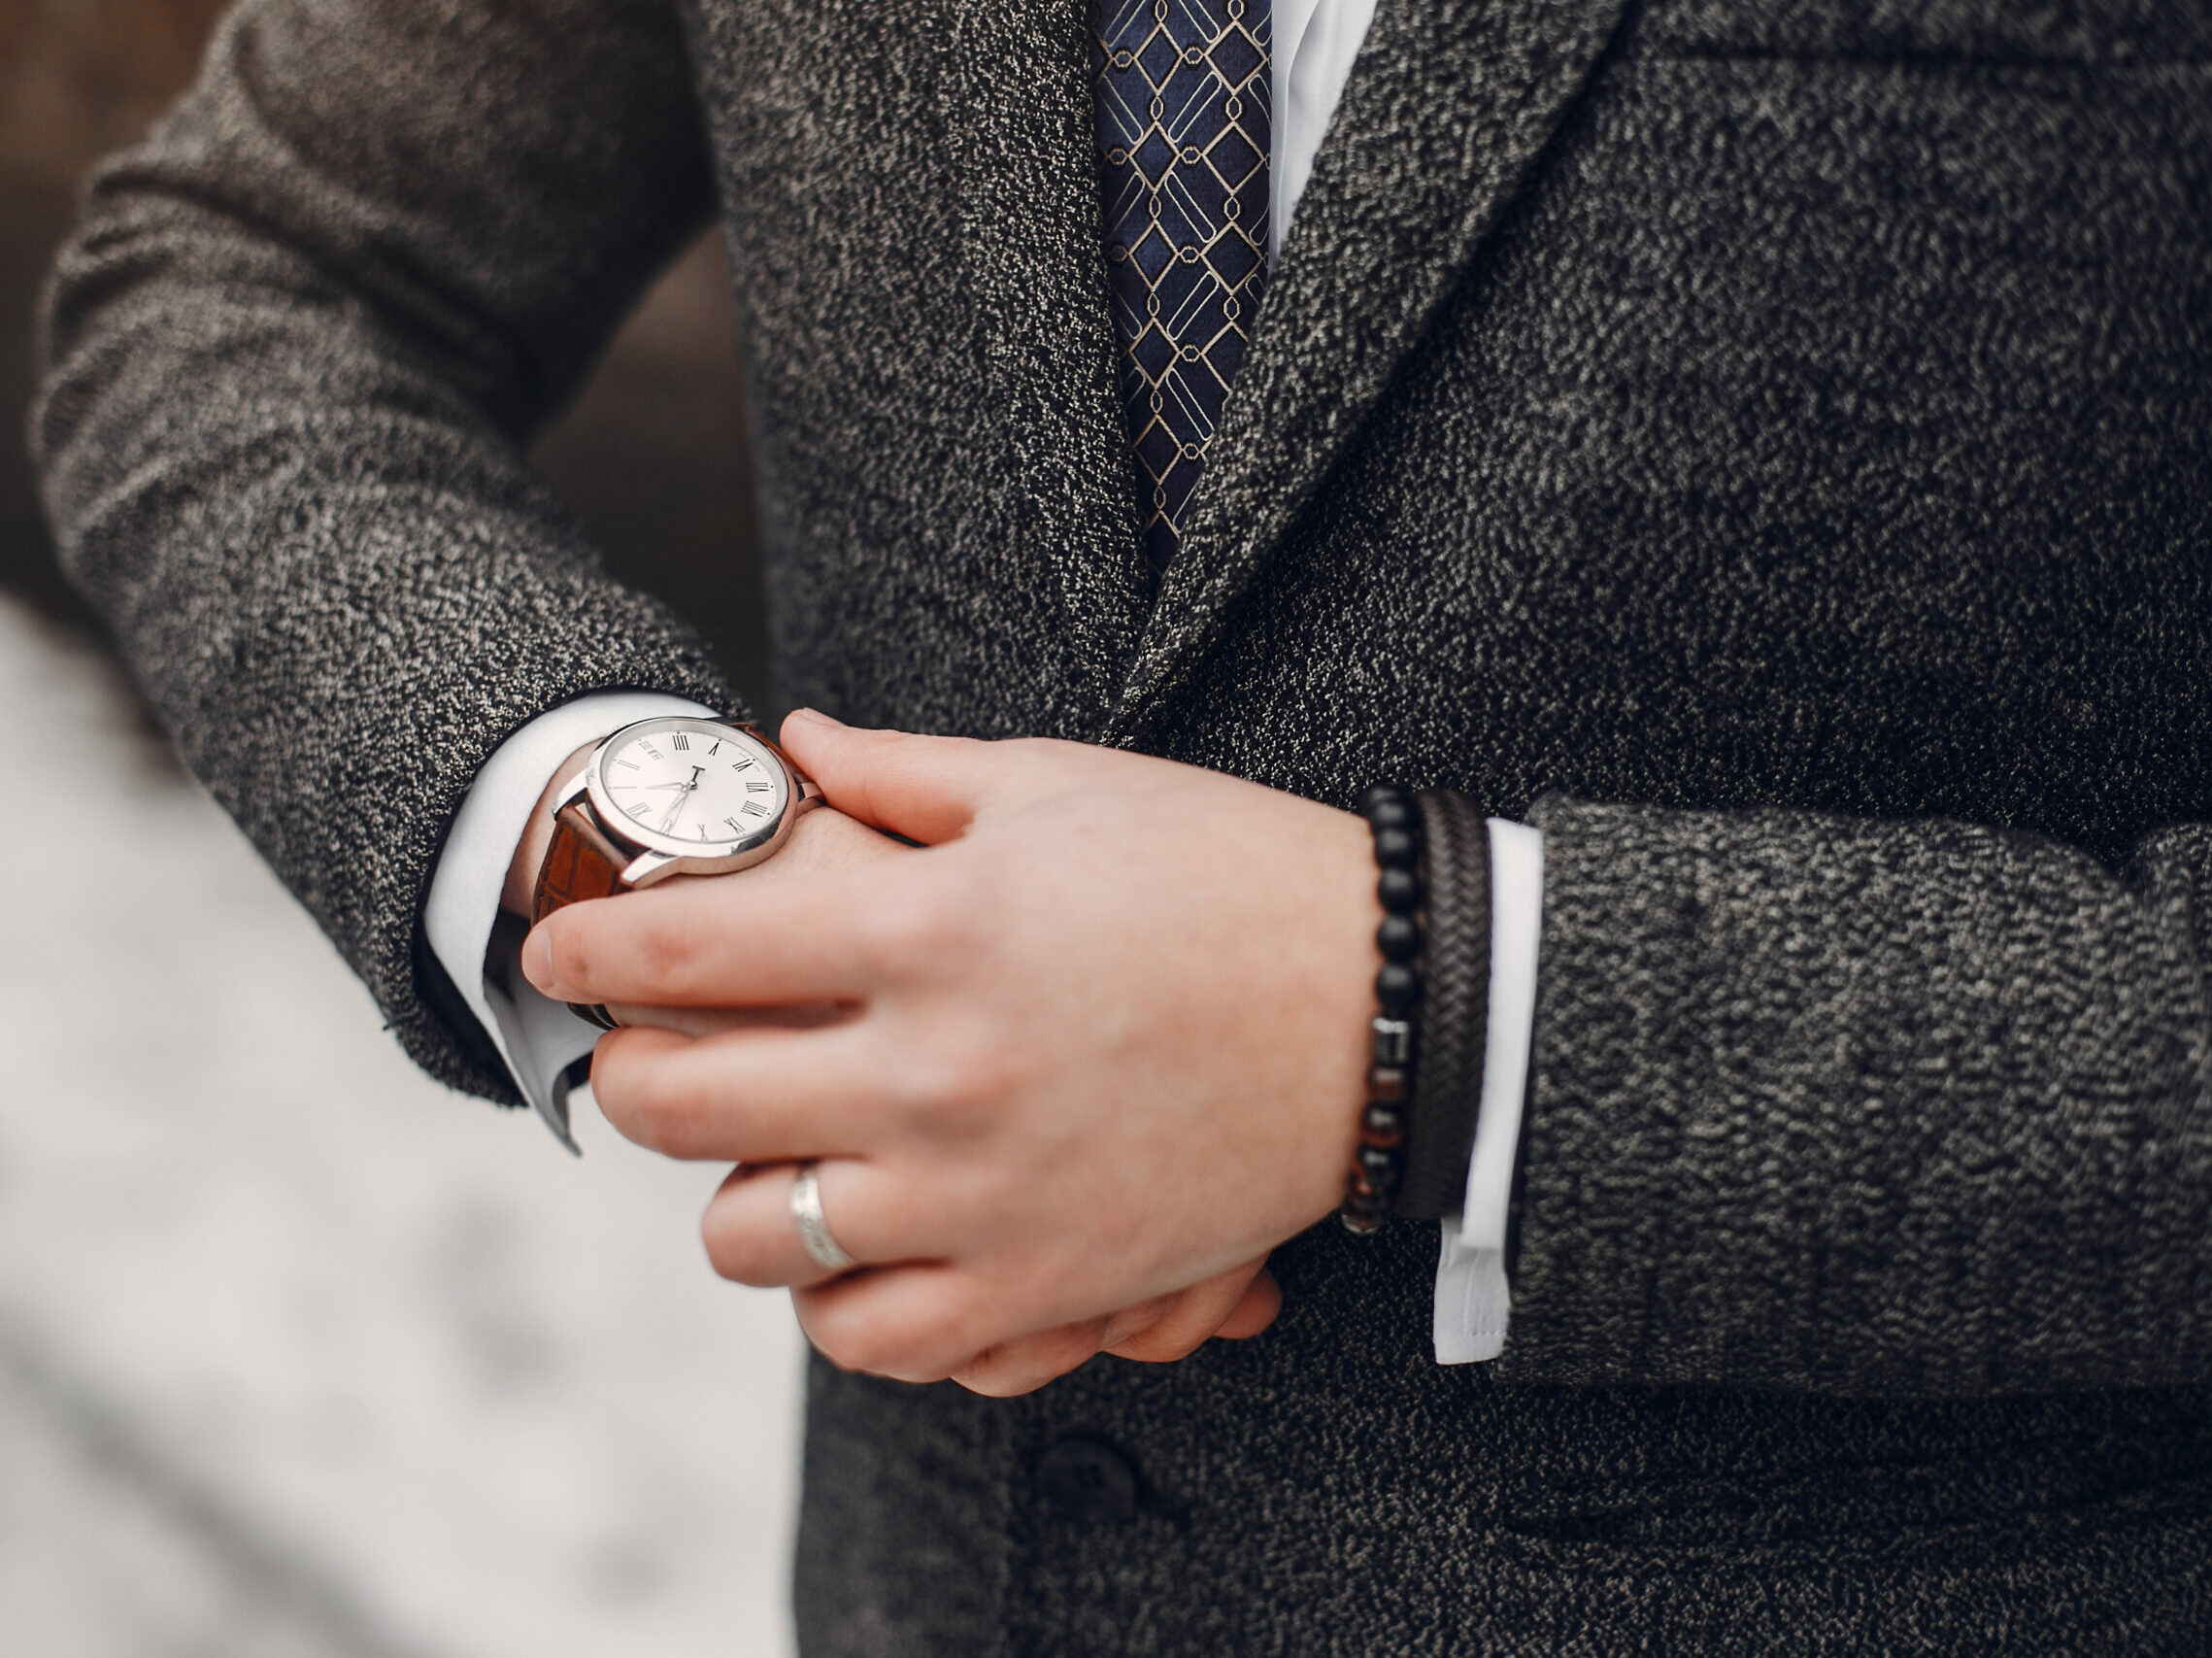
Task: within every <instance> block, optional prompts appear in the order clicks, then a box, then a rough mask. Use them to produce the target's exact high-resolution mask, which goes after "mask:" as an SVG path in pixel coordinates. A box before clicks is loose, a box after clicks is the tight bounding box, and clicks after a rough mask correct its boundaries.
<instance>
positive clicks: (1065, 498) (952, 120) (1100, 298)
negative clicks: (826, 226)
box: [944, 0, 1152, 736]
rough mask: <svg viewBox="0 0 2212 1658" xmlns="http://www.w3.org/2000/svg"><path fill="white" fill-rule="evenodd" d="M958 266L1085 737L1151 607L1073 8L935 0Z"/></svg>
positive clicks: (1083, 27) (1102, 711)
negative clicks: (976, 318) (1060, 628)
mask: <svg viewBox="0 0 2212 1658" xmlns="http://www.w3.org/2000/svg"><path fill="white" fill-rule="evenodd" d="M947 4H948V5H949V9H950V11H951V13H952V21H953V28H952V37H953V38H952V42H951V44H952V46H953V49H954V58H955V62H954V67H953V71H952V73H951V75H950V76H949V77H948V85H949V86H950V88H951V89H952V91H953V95H954V101H955V107H953V108H951V109H948V110H947V111H945V112H944V118H945V122H946V127H947V130H948V131H949V132H950V134H951V135H952V139H953V142H954V144H955V147H956V149H957V152H958V153H957V154H956V156H955V170H956V174H957V176H958V178H959V181H960V243H961V254H960V256H961V259H962V263H963V268H964V272H965V276H966V280H967V284H968V288H969V291H970V292H971V293H972V294H973V295H974V297H975V300H976V303H977V306H978V308H979V311H980V314H981V321H982V331H983V341H984V358H983V362H982V363H981V365H980V366H981V371H982V373H983V376H984V380H985V383H986V386H987V389H988V394H989V400H990V403H991V405H992V408H993V412H994V415H995V417H996V420H995V423H996V426H997V428H998V430H1000V431H1002V432H1004V433H1006V434H1008V436H1009V438H1010V441H1011V442H1012V444H1013V446H1014V450H1015V462H1016V467H1017V471H1018V474H1019V478H1020V484H1019V488H1020V490H1021V500H1020V503H1019V507H1018V510H1017V513H1016V515H1015V516H1016V517H1017V518H1018V520H1019V533H1021V534H1022V535H1023V536H1025V537H1026V538H1028V539H1029V540H1030V541H1031V543H1032V545H1033V552H1034V556H1035V558H1036V560H1037V561H1038V562H1040V563H1041V564H1043V565H1045V566H1046V567H1048V568H1049V569H1050V570H1051V572H1052V578H1051V579H1052V580H1053V581H1054V582H1055V584H1056V588H1057V592H1058V597H1059V602H1060V606H1061V609H1062V611H1063V621H1064V625H1065V632H1064V633H1063V635H1062V636H1063V637H1064V638H1066V639H1067V640H1068V641H1069V644H1070V647H1071V658H1072V660H1071V661H1070V662H1069V664H1068V665H1069V666H1070V667H1071V668H1073V669H1075V670H1076V671H1075V672H1074V673H1073V674H1072V675H1071V680H1072V681H1073V682H1074V687H1075V689H1076V690H1077V694H1078V695H1079V696H1081V698H1082V699H1083V700H1082V703H1081V705H1079V706H1077V707H1073V708H1069V709H1066V710H1064V711H1063V721H1062V724H1063V734H1066V735H1070V736H1076V735H1092V734H1095V732H1096V731H1097V729H1098V727H1100V726H1101V725H1102V724H1103V722H1104V720H1105V718H1106V716H1107V713H1108V711H1109V710H1110V709H1111V707H1112V705H1113V702H1114V699H1115V697H1116V695H1117V694H1118V689H1119V687H1120V685H1121V683H1122V681H1123V675H1124V674H1125V672H1126V669H1127V664H1128V660H1129V657H1130V654H1131V653H1132V651H1133V650H1134V648H1135V645H1136V641H1137V638H1138V636H1139V634H1140V632H1141V630H1142V628H1143V626H1144V622H1145V617H1146V615H1147V612H1148V609H1149V607H1150V604H1151V597H1152V595H1151V592H1150V577H1149V573H1148V569H1147V566H1146V563H1145V559H1144V554H1143V550H1142V543H1141V541H1140V539H1139V535H1140V530H1139V520H1138V517H1137V499H1136V474H1135V460H1134V457H1132V456H1131V454H1130V452H1129V439H1128V433H1127V427H1126V423H1125V422H1124V420H1123V415H1122V408H1121V404H1120V401H1119V399H1118V397H1117V395H1116V390H1115V380H1114V323H1113V316H1112V313H1111V312H1110V310H1109V309H1108V292H1107V283H1106V269H1105V255H1104V252H1103V249H1102V246H1101V237H1100V231H1099V200H1098V158H1097V150H1096V143H1095V139H1094V137H1093V128H1094V121H1093V118H1092V115H1091V94H1090V83H1089V46H1088V42H1089V35H1088V32H1087V31H1088V24H1087V22H1086V8H1085V6H1084V5H1083V4H1082V0H947Z"/></svg>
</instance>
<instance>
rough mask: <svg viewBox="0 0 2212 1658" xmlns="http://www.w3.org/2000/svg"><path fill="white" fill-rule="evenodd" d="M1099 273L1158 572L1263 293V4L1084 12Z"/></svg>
mask: <svg viewBox="0 0 2212 1658" xmlns="http://www.w3.org/2000/svg"><path fill="white" fill-rule="evenodd" d="M1092 4H1093V8H1094V10H1093V12H1092V26H1091V36H1092V41H1091V84H1092V86H1093V87H1094V89H1095V92H1096V98H1097V113H1098V146H1099V149H1100V150H1101V151H1102V152H1104V174H1103V181H1104V196H1105V205H1106V215H1105V218H1106V222H1105V233H1106V269H1107V274H1108V276H1109V277H1110V278H1111V279H1112V282H1113V289H1114V324H1115V328H1116V330H1117V332H1118V333H1119V335H1120V338H1121V347H1122V350H1121V384H1122V402H1123V407H1124V408H1125V409H1126V410H1127V412H1128V419H1129V436H1130V438H1131V440H1132V441H1133V442H1134V443H1135V445H1136V451H1137V461H1138V473H1139V482H1140V483H1141V484H1142V485H1143V486H1144V487H1145V489H1146V490H1148V491H1149V495H1148V496H1147V499H1146V502H1145V551H1146V552H1147V554H1149V555H1150V557H1151V558H1152V561H1153V563H1154V565H1155V566H1156V567H1157V568H1160V569H1165V568H1166V567H1167V563H1168V560H1169V559H1171V558H1174V556H1175V551H1176V548H1177V546H1178V544H1179V543H1180V541H1181V539H1182V530H1183V514H1184V511H1185V509H1186V508H1187V507H1188V506H1189V505H1190V492H1191V491H1192V490H1193V489H1195V488H1196V487H1197V483H1198V476H1199V474H1200V473H1201V472H1202V471H1203V470H1204V469H1205V464H1206V446H1207V444H1208V443H1210V442H1211V441H1212V439H1213V435H1214V428H1215V426H1216V425H1217V424H1218V423H1220V420H1221V414H1222V401H1223V398H1224V397H1226V396H1227V394H1228V389H1229V382H1230V381H1231V380H1233V379H1235V378H1236V371H1237V366H1238V364H1239V363H1241V362H1242V361H1243V360H1244V347H1245V342H1246V340H1247V339H1248V338H1250V335H1251V328H1252V320H1253V317H1254V316H1255V315H1256V314H1257V311H1258V309H1259V292H1260V289H1261V288H1262V287H1264V286H1265V284H1266V281H1267V153H1268V143H1269V122H1268V108H1269V103H1270V97H1269V85H1268V72H1267V50H1268V34H1269V29H1268V22H1269V16H1268V5H1269V0H1092Z"/></svg>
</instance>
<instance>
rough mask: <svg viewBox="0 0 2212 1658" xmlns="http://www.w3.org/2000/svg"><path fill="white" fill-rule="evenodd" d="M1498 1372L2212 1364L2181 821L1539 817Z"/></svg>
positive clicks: (2057, 1370)
mask: <svg viewBox="0 0 2212 1658" xmlns="http://www.w3.org/2000/svg"><path fill="white" fill-rule="evenodd" d="M1534 819H1535V822H1536V823H1537V825H1538V826H1539V827H1540V828H1541V829H1542V830H1543V832H1544V837H1545V881H1544V888H1545V890H1544V929H1543V940H1542V947H1541V953H1540V964H1539V967H1538V977H1537V984H1538V1009H1537V1015H1536V1024H1535V1036H1534V1048H1533V1069H1532V1072H1531V1078H1530V1085H1529V1088H1530V1092H1529V1100H1528V1113H1527V1121H1526V1140H1525V1159H1524V1164H1523V1167H1522V1180H1523V1191H1522V1196H1521V1204H1520V1210H1519V1225H1520V1250H1519V1256H1518V1260H1517V1263H1516V1270H1515V1278H1514V1305H1513V1323H1512V1334H1511V1337H1510V1338H1509V1340H1508V1343H1507V1347H1506V1351H1505V1356H1504V1359H1503V1360H1502V1361H1501V1369H1500V1370H1499V1376H1500V1379H1502V1380H1519V1381H1531V1382H1551V1383H1557V1382H1569V1383H1621V1382H1626V1383H1656V1384H1663V1385H1686V1384H1687V1385H1699V1384H1709V1385H1724V1386H1730V1387H1739V1388H1759V1389H1787V1390H1805V1391H1817V1392H1823V1393H1831V1394H1844V1395H1885V1396H1892V1397H1898V1396H1908V1397H1909V1396H1929V1397H1942V1396H1952V1397H1957V1396H1972V1395H1988V1394H1998V1393H2021V1392H2029V1391H2037V1390H2046V1389H2065V1388H2082V1387H2135V1386H2153V1385H2171V1384H2181V1385H2195V1386H2201V1385H2203V1384H2204V1383H2205V1381H2206V1380H2207V1379H2208V1378H2212V1091H2208V1084H2212V1074H2208V1071H2212V1066H2208V1053H2207V1050H2208V1044H2212V998H2208V997H2207V993H2206V985H2205V977H2204V968H2203V960H2204V953H2205V942H2206V936H2207V934H2206V926H2207V921H2208V912H2207V899H2208V898H2212V887H2208V886H2207V884H2206V875H2207V872H2208V871H2212V829H2205V828H2201V827H2187V828H2177V829H2169V830H2164V831H2162V832H2159V833H2157V834H2155V835H2153V836H2151V837H2150V838H2149V839H2148V840H2147V841H2145V842H2144V843H2143V844H2142V845H2141V846H2139V847H2138V848H2137V850H2136V853H2135V856H2134V859H2133V862H2132V863H2131V864H2130V866H2129V867H2128V869H2127V870H2126V871H2125V872H2123V873H2115V872H2113V871H2112V870H2110V869H2108V868H2107V867H2106V866H2104V865H2103V864H2101V863H2098V862H2096V861H2095V860H2094V859H2092V858H2090V857H2089V856H2087V855H2085V854H2082V853H2080V852H2077V851H2075V850H2073V849H2071V848H2069V847H2066V846H2062V845H2060V844H2056V843H2053V842H2050V841H2046V840H2041V839H2038V838H2034V837H2032V836H2028V835H2024V834H2016V833H2008V832H2004V831H2000V830H1995V829H1983V828H1974V827H1969V826H1965V825H1961V824H1956V823H1946V822H1866V821H1858V820H1844V819H1836V818H1827V817H1818V816H1811V815H1806V814H1799V813H1790V812H1781V811H1754V812H1746V813H1711V812H1681V811H1663V810H1656V809H1650V808H1642V807H1624V806H1605V805H1591V804H1585V803H1582V802H1578V801H1574V800H1568V799H1562V798H1558V797H1552V798H1548V799H1546V800H1544V801H1541V802H1539V803H1538V806H1537V808H1536V811H1535V813H1534Z"/></svg>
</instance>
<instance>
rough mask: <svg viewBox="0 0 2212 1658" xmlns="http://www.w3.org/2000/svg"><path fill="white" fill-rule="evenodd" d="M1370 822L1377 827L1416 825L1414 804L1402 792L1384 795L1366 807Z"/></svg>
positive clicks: (1410, 826) (1401, 827)
mask: <svg viewBox="0 0 2212 1658" xmlns="http://www.w3.org/2000/svg"><path fill="white" fill-rule="evenodd" d="M1364 815H1365V817H1366V819H1367V821H1368V823H1370V824H1372V825H1373V826H1374V827H1375V828H1376V829H1412V828H1413V827H1414V822H1413V806H1412V804H1411V803H1410V802H1408V801H1407V799H1406V797H1405V795H1402V794H1390V795H1381V796H1379V797H1378V798H1376V799H1375V800H1374V801H1372V802H1370V803H1369V804H1368V805H1367V806H1366V807H1365V808H1364Z"/></svg>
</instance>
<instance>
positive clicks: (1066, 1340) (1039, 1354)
mask: <svg viewBox="0 0 2212 1658" xmlns="http://www.w3.org/2000/svg"><path fill="white" fill-rule="evenodd" d="M1108 1323H1109V1320H1107V1319H1103V1318H1091V1319H1086V1320H1084V1321H1083V1322H1082V1323H1080V1324H1063V1325H1061V1326H1060V1327H1059V1328H1058V1329H1057V1330H1043V1331H1039V1332H1038V1333H1037V1334H1036V1335H1034V1336H1018V1337H1015V1338H1014V1339H1013V1340H1011V1341H1001V1342H999V1343H998V1344H997V1345H996V1346H995V1347H987V1348H986V1349H984V1351H982V1352H981V1353H978V1354H977V1355H976V1356H975V1357H974V1358H973V1359H970V1360H969V1361H968V1362H967V1363H966V1364H964V1365H962V1366H961V1367H960V1368H959V1369H958V1370H955V1371H954V1372H953V1374H952V1377H951V1379H952V1380H954V1381H956V1382H958V1383H959V1384H960V1385H961V1386H962V1387H964V1388H966V1389H967V1390H968V1391H969V1392H970V1393H980V1394H983V1395H985V1396H986V1397H987V1398H990V1399H1013V1398H1014V1397H1016V1396H1017V1395H1019V1394H1024V1393H1035V1392H1036V1391H1037V1389H1039V1388H1041V1387H1043V1386H1044V1385H1045V1384H1046V1383H1047V1382H1049V1381H1056V1380H1057V1379H1058V1378H1059V1377H1061V1376H1064V1375H1066V1374H1067V1373H1068V1371H1070V1370H1077V1369H1080V1368H1081V1367H1082V1366H1083V1365H1084V1364H1085V1363H1087V1362H1088V1361H1089V1360H1090V1359H1092V1358H1094V1357H1096V1355H1097V1353H1098V1351H1099V1349H1100V1348H1101V1347H1102V1346H1103V1345H1104V1344H1105V1336H1106V1329H1107V1325H1108Z"/></svg>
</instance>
